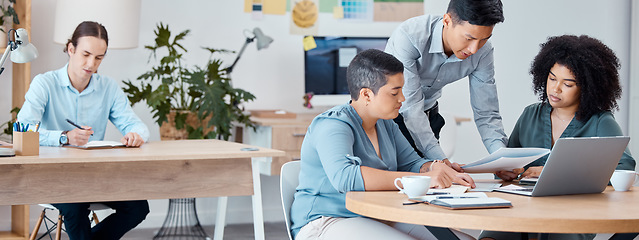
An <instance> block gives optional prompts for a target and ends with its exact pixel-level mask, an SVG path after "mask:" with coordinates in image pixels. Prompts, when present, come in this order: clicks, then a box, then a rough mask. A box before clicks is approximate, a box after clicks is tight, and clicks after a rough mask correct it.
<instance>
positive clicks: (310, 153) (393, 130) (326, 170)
mask: <svg viewBox="0 0 639 240" xmlns="http://www.w3.org/2000/svg"><path fill="white" fill-rule="evenodd" d="M375 127H376V129H377V141H378V145H379V153H380V154H381V156H382V157H381V158H380V157H379V156H377V152H376V151H375V148H374V147H373V144H372V143H371V141H370V139H369V138H368V135H367V134H366V132H365V131H364V128H363V127H362V119H361V118H360V116H359V114H357V111H355V109H354V108H353V107H352V106H351V105H349V104H344V105H339V106H336V107H333V108H332V109H330V110H328V111H326V112H324V113H322V114H320V115H318V116H317V117H315V119H313V122H312V123H311V124H310V126H309V127H308V130H307V131H306V136H305V137H304V142H303V143H302V149H301V158H302V160H301V166H300V178H299V179H300V182H299V185H298V186H297V192H296V193H295V200H294V201H293V204H292V206H291V221H292V224H293V225H292V227H291V228H292V230H293V234H295V235H296V234H297V232H298V231H299V230H300V228H302V227H303V226H304V225H306V224H307V223H309V222H310V221H313V220H315V219H317V218H319V217H321V216H328V217H358V216H359V215H357V214H355V213H353V212H351V211H349V210H348V209H346V200H345V199H346V193H347V192H349V191H364V190H365V188H364V178H363V177H362V172H361V168H360V167H361V166H367V167H371V168H375V169H381V170H386V171H403V172H419V169H420V167H421V166H422V165H424V163H426V162H428V161H430V160H427V159H424V158H421V157H419V155H417V152H415V150H414V149H413V147H411V145H410V144H409V143H408V141H407V140H406V138H405V137H404V136H403V135H402V133H401V131H400V130H399V127H397V124H395V122H393V120H384V119H379V120H377V123H376V124H375Z"/></svg>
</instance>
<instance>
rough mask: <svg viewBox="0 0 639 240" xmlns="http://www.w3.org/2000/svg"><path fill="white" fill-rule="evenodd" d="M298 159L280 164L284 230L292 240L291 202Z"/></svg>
mask: <svg viewBox="0 0 639 240" xmlns="http://www.w3.org/2000/svg"><path fill="white" fill-rule="evenodd" d="M299 175H300V161H292V162H287V163H285V164H284V165H282V172H281V173H280V195H281V197H282V208H283V209H284V222H286V230H287V232H288V239H289V240H293V236H292V235H291V216H290V213H291V204H293V195H295V188H297V185H298V184H299V181H300V180H299Z"/></svg>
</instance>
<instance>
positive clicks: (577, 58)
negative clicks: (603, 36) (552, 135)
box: [530, 35, 621, 121]
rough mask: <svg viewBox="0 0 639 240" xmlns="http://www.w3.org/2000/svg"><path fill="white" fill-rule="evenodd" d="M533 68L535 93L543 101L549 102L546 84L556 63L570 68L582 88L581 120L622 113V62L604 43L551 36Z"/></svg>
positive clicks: (531, 71)
mask: <svg viewBox="0 0 639 240" xmlns="http://www.w3.org/2000/svg"><path fill="white" fill-rule="evenodd" d="M540 46H541V50H540V51H539V54H537V56H536V57H535V59H534V60H533V62H532V65H531V67H530V74H531V75H532V76H533V90H534V92H535V94H536V95H538V96H539V100H541V101H542V102H546V101H548V96H547V95H546V81H547V80H548V74H549V73H550V69H551V68H552V67H553V66H554V65H555V63H557V64H560V65H563V66H565V67H566V68H568V69H569V70H570V71H571V72H572V73H573V75H575V78H576V79H575V80H576V81H577V86H579V89H580V96H579V108H578V109H577V113H576V114H575V116H576V118H577V119H578V120H584V121H585V120H588V119H590V117H591V116H592V115H594V114H597V113H599V112H602V111H612V110H613V109H616V110H618V109H619V105H617V99H619V98H620V97H621V85H620V84H619V72H618V70H619V67H620V63H619V59H618V58H617V56H616V55H615V53H614V52H613V51H612V50H611V49H610V48H608V46H606V45H605V44H603V43H602V42H601V41H599V40H597V39H595V38H592V37H589V36H586V35H581V36H574V35H563V36H554V37H549V38H548V41H547V42H545V43H542V44H541V45H540Z"/></svg>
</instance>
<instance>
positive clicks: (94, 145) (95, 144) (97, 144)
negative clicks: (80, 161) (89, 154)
mask: <svg viewBox="0 0 639 240" xmlns="http://www.w3.org/2000/svg"><path fill="white" fill-rule="evenodd" d="M67 147H73V148H81V149H102V148H118V147H126V145H124V144H122V143H121V142H116V141H90V142H88V143H87V144H84V145H82V146H75V145H67Z"/></svg>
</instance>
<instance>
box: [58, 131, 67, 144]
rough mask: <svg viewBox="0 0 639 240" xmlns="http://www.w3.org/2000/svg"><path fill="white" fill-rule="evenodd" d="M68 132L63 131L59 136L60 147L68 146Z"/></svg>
mask: <svg viewBox="0 0 639 240" xmlns="http://www.w3.org/2000/svg"><path fill="white" fill-rule="evenodd" d="M68 132H69V131H63V132H62V134H60V145H67V144H69V138H68V137H67V133H68Z"/></svg>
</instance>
